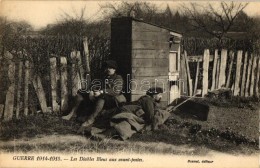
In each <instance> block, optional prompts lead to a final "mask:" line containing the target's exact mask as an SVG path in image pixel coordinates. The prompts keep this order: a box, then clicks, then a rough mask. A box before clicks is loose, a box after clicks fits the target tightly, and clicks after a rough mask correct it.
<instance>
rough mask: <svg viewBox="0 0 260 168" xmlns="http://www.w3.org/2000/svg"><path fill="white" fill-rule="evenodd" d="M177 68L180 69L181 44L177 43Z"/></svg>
mask: <svg viewBox="0 0 260 168" xmlns="http://www.w3.org/2000/svg"><path fill="white" fill-rule="evenodd" d="M177 62H178V63H177V65H178V67H177V70H178V71H180V70H181V68H180V67H181V46H180V45H179V48H178V59H177Z"/></svg>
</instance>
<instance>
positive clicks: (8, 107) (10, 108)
mask: <svg viewBox="0 0 260 168" xmlns="http://www.w3.org/2000/svg"><path fill="white" fill-rule="evenodd" d="M5 54H6V57H7V58H8V59H10V60H12V59H13V56H12V54H11V53H9V52H6V53H5ZM8 78H9V80H10V85H9V87H8V90H7V93H6V99H5V110H4V120H5V121H8V120H11V119H12V117H13V114H14V95H15V93H14V91H15V63H14V62H13V61H10V63H9V67H8Z"/></svg>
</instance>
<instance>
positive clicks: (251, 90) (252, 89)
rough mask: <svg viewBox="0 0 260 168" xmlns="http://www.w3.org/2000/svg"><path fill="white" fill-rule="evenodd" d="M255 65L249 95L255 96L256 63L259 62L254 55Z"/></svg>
mask: <svg viewBox="0 0 260 168" xmlns="http://www.w3.org/2000/svg"><path fill="white" fill-rule="evenodd" d="M253 56H254V58H253V65H252V72H251V83H250V92H249V95H250V96H253V95H254V86H255V75H256V74H255V70H256V61H257V57H256V55H255V54H254V55H253Z"/></svg>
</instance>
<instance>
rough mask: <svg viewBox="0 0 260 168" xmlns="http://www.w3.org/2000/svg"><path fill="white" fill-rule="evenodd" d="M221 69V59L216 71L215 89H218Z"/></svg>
mask: <svg viewBox="0 0 260 168" xmlns="http://www.w3.org/2000/svg"><path fill="white" fill-rule="evenodd" d="M219 68H220V59H217V69H216V87H215V89H218V81H219Z"/></svg>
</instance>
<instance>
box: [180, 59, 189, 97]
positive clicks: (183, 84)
mask: <svg viewBox="0 0 260 168" xmlns="http://www.w3.org/2000/svg"><path fill="white" fill-rule="evenodd" d="M180 62H181V66H180V68H181V73H180V80H179V81H180V85H179V86H180V90H181V95H188V82H187V72H186V68H185V58H184V55H181V60H180Z"/></svg>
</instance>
